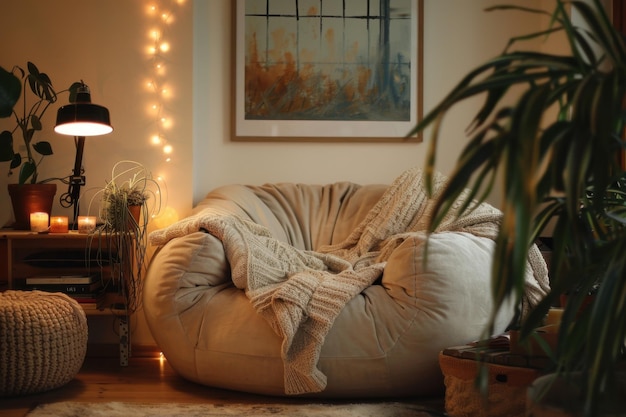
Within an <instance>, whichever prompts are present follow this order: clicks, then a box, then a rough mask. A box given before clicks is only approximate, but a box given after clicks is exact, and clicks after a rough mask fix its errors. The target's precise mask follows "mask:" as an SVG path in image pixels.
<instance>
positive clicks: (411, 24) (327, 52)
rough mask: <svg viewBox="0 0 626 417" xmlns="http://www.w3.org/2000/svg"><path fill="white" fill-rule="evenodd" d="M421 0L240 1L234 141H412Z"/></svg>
mask: <svg viewBox="0 0 626 417" xmlns="http://www.w3.org/2000/svg"><path fill="white" fill-rule="evenodd" d="M422 2H423V0H350V1H344V0H237V1H236V3H235V4H234V9H233V17H234V22H233V26H234V30H233V45H234V57H233V73H232V74H233V100H232V102H233V107H234V108H233V111H232V114H233V123H232V132H233V140H235V141H317V142H319V141H328V142H350V141H355V142H418V141H421V137H419V136H412V137H407V134H408V133H409V132H410V130H411V129H412V128H413V127H415V125H416V124H417V122H418V121H419V120H420V119H421V117H422V98H423V94H422V50H423V40H422V32H423V31H422V27H423V25H422V21H423V3H422Z"/></svg>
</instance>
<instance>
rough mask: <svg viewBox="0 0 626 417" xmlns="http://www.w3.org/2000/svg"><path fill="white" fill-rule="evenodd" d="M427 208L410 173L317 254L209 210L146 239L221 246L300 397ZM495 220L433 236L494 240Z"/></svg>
mask: <svg viewBox="0 0 626 417" xmlns="http://www.w3.org/2000/svg"><path fill="white" fill-rule="evenodd" d="M444 183H445V178H444V177H443V176H442V175H437V176H436V178H435V193H436V194H435V196H434V197H436V195H437V194H438V192H439V191H440V190H441V189H442V187H443V185H444ZM459 205H460V203H459ZM459 205H457V206H456V207H458V206H459ZM433 207H434V198H433V199H429V198H428V196H427V194H426V191H425V188H424V186H423V175H422V171H421V170H420V169H418V168H413V169H410V170H408V171H406V172H404V173H403V174H402V175H401V176H399V177H398V178H397V179H396V180H395V181H394V182H393V184H391V186H390V187H389V188H388V189H387V190H386V192H385V193H384V194H383V196H382V197H381V199H380V201H378V202H377V204H376V205H375V206H374V207H373V208H372V209H371V210H370V212H369V213H368V215H367V216H366V218H365V219H364V220H363V221H362V222H361V224H360V225H359V226H358V227H357V228H356V229H355V230H354V231H353V232H352V233H351V234H350V236H349V237H348V238H347V239H346V240H345V241H344V242H342V243H340V244H338V245H334V246H326V247H322V248H319V249H318V250H317V251H316V252H312V251H303V250H299V249H296V248H294V247H292V246H290V245H288V244H287V243H285V242H282V241H279V240H277V239H274V238H273V237H272V236H271V234H270V232H269V230H267V228H265V227H263V226H261V225H258V224H255V223H253V222H250V221H247V220H245V219H242V218H240V217H237V216H235V215H232V214H228V213H223V212H219V211H218V210H214V209H211V208H209V209H205V210H204V211H201V212H199V213H197V214H196V215H194V216H191V217H188V218H186V219H183V220H181V221H180V222H178V223H176V224H174V225H172V226H170V227H169V228H166V229H161V230H157V231H155V232H152V233H151V235H150V240H151V243H152V244H155V245H162V244H164V243H166V242H167V241H169V240H171V239H173V238H175V237H178V236H182V235H185V234H188V233H193V232H196V231H198V230H202V229H204V230H206V231H208V232H209V233H211V234H213V235H214V236H216V237H217V238H218V239H220V240H221V241H222V243H223V245H224V249H225V252H226V257H227V259H228V261H229V263H230V266H231V274H232V280H233V282H234V284H235V285H236V286H237V287H238V288H241V289H243V290H245V292H246V295H247V296H248V298H249V299H250V301H251V303H252V304H253V306H254V307H255V309H256V310H257V312H258V313H259V314H261V315H262V316H263V317H264V318H265V319H266V320H267V322H268V323H269V324H270V325H271V326H272V329H273V330H274V331H275V332H276V333H277V334H278V335H279V336H280V337H281V338H282V340H283V343H282V352H281V354H282V358H283V362H284V367H285V369H284V374H285V392H286V393H287V394H302V393H307V392H319V391H322V390H323V389H324V387H325V386H326V377H325V375H324V374H323V373H322V372H321V371H320V370H319V369H318V368H317V361H318V359H319V355H320V351H321V348H322V345H323V343H324V339H325V337H326V335H327V333H328V331H329V330H330V328H331V326H332V324H333V322H334V320H335V318H336V317H337V316H338V315H339V313H340V312H341V310H342V308H343V307H344V306H345V305H346V303H348V301H350V300H351V299H352V298H353V297H354V296H356V295H357V294H359V293H360V292H361V291H363V290H364V289H365V288H367V287H368V286H370V285H371V284H372V283H373V282H374V281H375V280H376V279H377V278H379V277H380V276H381V275H382V272H383V268H384V266H385V262H386V260H387V259H388V258H389V256H390V254H391V252H392V251H393V250H394V249H395V248H396V247H397V246H398V245H400V244H401V243H402V242H403V241H404V239H406V238H407V236H409V235H410V234H411V233H415V232H419V231H424V230H426V229H427V226H428V224H429V219H430V217H431V212H432V209H433ZM500 216H501V214H500V212H499V211H498V210H496V209H495V208H493V207H491V206H490V205H488V204H481V205H480V206H478V207H476V208H475V210H473V211H472V212H471V213H470V214H469V215H467V216H464V217H462V218H459V219H457V218H456V216H455V215H454V213H450V214H449V216H448V217H447V218H446V219H445V220H444V221H443V222H442V225H441V227H440V228H439V229H438V230H437V231H465V232H469V233H473V234H474V235H478V236H484V237H488V238H491V239H494V238H495V236H496V235H497V233H498V222H499V219H500ZM535 249H536V248H535ZM529 261H530V266H531V268H532V271H533V272H534V279H529V281H528V285H527V291H526V300H525V304H530V305H534V303H536V302H537V301H538V300H539V299H540V297H541V296H542V295H543V294H545V291H546V289H547V270H546V268H545V263H544V262H543V259H542V258H541V254H540V253H539V251H538V250H536V253H535V252H534V251H532V253H531V256H530V257H529ZM531 277H532V276H531Z"/></svg>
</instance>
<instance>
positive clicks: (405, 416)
mask: <svg viewBox="0 0 626 417" xmlns="http://www.w3.org/2000/svg"><path fill="white" fill-rule="evenodd" d="M437 415H443V414H440V413H431V412H429V411H428V409H426V408H424V407H423V406H419V405H414V404H403V403H372V404H336V405H326V404H137V403H121V402H108V403H79V402H59V403H53V404H44V405H40V406H38V407H37V408H36V409H34V410H33V411H31V412H30V413H28V417H52V416H54V417H152V416H167V417H183V416H184V417H201V416H202V417H204V416H208V417H221V416H224V417H226V416H246V417H257V416H289V417H305V416H306V417H430V416H437Z"/></svg>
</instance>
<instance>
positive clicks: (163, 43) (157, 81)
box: [146, 0, 185, 162]
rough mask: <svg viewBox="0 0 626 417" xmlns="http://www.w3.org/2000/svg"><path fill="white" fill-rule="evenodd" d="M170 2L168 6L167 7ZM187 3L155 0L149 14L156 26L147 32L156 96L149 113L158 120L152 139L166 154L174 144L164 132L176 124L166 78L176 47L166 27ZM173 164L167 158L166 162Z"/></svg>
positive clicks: (151, 83) (151, 81) (151, 85)
mask: <svg viewBox="0 0 626 417" xmlns="http://www.w3.org/2000/svg"><path fill="white" fill-rule="evenodd" d="M166 3H167V4H166ZM184 3H185V0H169V3H168V2H166V0H154V2H152V3H149V6H148V15H149V16H151V18H152V19H153V20H152V23H153V25H152V27H151V28H150V29H149V30H148V31H147V38H148V39H149V42H150V44H149V45H148V46H147V47H146V51H147V55H148V57H149V58H150V64H151V70H150V71H151V74H150V75H149V81H148V82H147V84H146V85H147V89H148V90H149V91H150V92H151V93H152V94H153V99H152V100H151V101H152V103H150V104H149V105H148V106H149V109H150V110H149V111H150V112H151V114H152V115H153V117H154V121H155V124H156V129H155V130H156V132H155V133H154V134H153V135H152V136H151V137H150V138H149V140H150V142H151V143H152V144H153V145H155V146H160V147H161V149H162V150H163V153H164V154H165V155H170V154H172V153H173V150H174V149H173V147H172V145H170V144H168V143H167V142H168V141H167V138H166V136H165V135H164V131H165V130H168V129H170V128H171V127H172V126H173V125H174V121H173V120H172V119H171V117H169V115H168V114H166V113H165V112H164V109H165V101H166V100H169V99H171V98H172V89H171V88H170V87H169V86H167V85H166V84H167V80H166V79H165V74H166V71H165V69H166V65H165V60H164V57H163V55H164V54H165V53H167V52H170V51H171V49H172V45H171V44H170V42H168V40H167V39H166V27H167V25H171V24H172V22H174V21H175V20H176V19H175V16H174V10H173V8H174V7H175V5H176V4H178V5H182V4H184ZM169 161H171V158H170V157H169V156H167V158H166V162H169Z"/></svg>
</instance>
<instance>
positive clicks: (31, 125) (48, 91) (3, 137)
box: [0, 62, 80, 229]
mask: <svg viewBox="0 0 626 417" xmlns="http://www.w3.org/2000/svg"><path fill="white" fill-rule="evenodd" d="M26 68H27V70H24V69H23V68H21V67H19V66H15V67H13V69H12V71H10V72H9V71H7V70H5V69H4V68H1V67H0V110H1V112H0V117H2V118H6V117H10V116H13V118H14V119H15V127H14V128H13V129H12V130H4V131H2V132H0V162H10V164H9V176H11V175H13V173H14V171H15V170H18V169H19V172H18V178H17V184H9V185H8V189H9V195H10V196H11V200H12V203H13V212H14V214H15V227H17V228H19V229H27V228H28V226H29V214H30V213H31V212H33V211H45V212H47V213H50V211H51V209H52V201H53V199H54V195H55V194H56V187H57V186H56V184H50V182H51V181H53V180H57V179H58V180H61V181H63V179H59V178H47V179H41V178H40V177H39V165H40V164H41V162H42V160H43V159H44V157H46V156H49V155H52V154H53V151H52V146H51V145H50V142H48V141H46V140H41V141H36V140H35V134H36V133H37V132H38V131H41V130H42V128H43V124H42V119H43V117H44V115H45V114H46V112H47V110H48V109H49V107H50V105H51V104H53V103H55V102H56V101H57V97H58V94H59V93H61V92H65V91H69V92H70V101H72V99H73V96H74V95H75V94H76V90H77V88H78V86H79V85H80V83H73V84H72V86H71V87H70V88H69V89H67V90H63V91H61V92H59V93H57V92H56V91H55V90H54V88H53V86H52V81H51V80H50V77H49V76H48V75H47V74H46V73H43V72H40V71H39V69H38V68H37V66H36V65H35V64H33V63H32V62H28V63H27V67H26ZM28 91H30V92H31V93H32V96H34V100H33V99H32V98H30V97H29V95H28V94H27V93H28ZM20 96H21V98H22V103H21V105H19V106H18V107H19V109H18V107H16V103H17V101H18V100H19V98H20ZM18 134H19V136H20V137H21V139H22V144H23V145H24V150H25V153H24V154H21V153H20V152H16V145H17V142H16V140H15V137H16V135H18Z"/></svg>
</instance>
